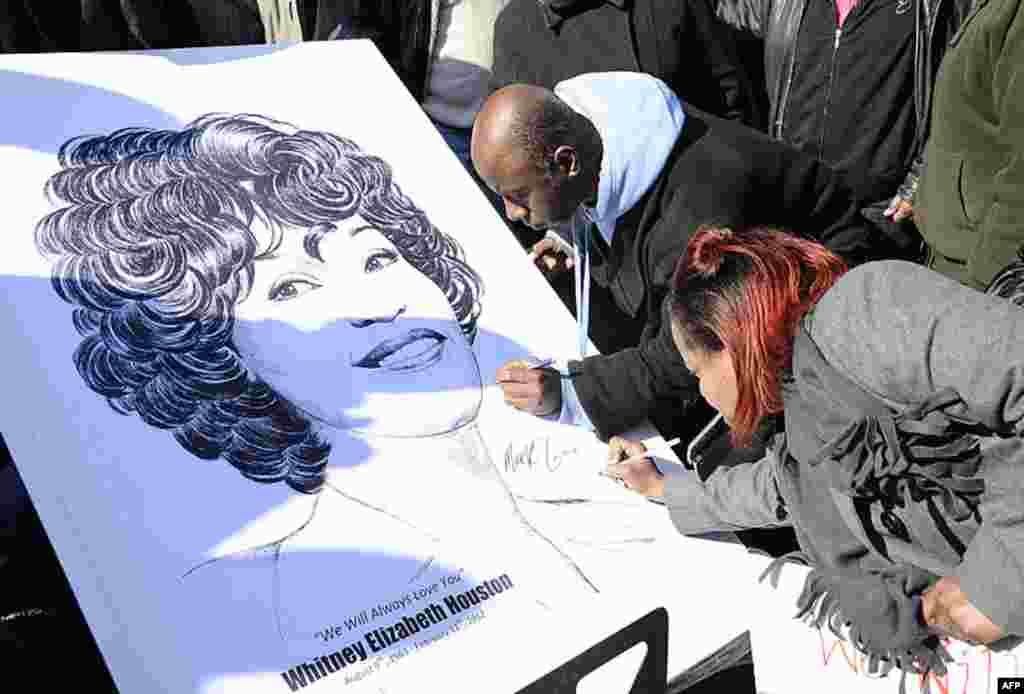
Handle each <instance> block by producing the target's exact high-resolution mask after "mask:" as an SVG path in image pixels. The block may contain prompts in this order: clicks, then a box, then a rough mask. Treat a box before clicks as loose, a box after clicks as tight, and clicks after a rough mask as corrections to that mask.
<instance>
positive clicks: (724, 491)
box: [659, 457, 790, 535]
mask: <svg viewBox="0 0 1024 694" xmlns="http://www.w3.org/2000/svg"><path fill="white" fill-rule="evenodd" d="M773 462H774V460H773V459H772V458H771V457H765V458H762V459H761V460H759V461H757V462H755V463H744V464H741V465H736V466H734V467H730V468H718V469H716V470H715V471H714V472H713V473H711V476H710V477H708V479H707V481H706V482H704V483H701V481H700V479H698V477H697V473H696V472H694V471H692V470H687V469H685V468H683V467H682V466H681V465H661V466H659V468H660V469H661V471H662V473H663V474H664V475H665V496H664V501H665V506H666V508H668V513H669V517H670V518H671V519H672V522H673V523H674V524H675V526H676V529H677V530H679V532H681V533H683V534H684V535H697V534H701V533H707V532H714V531H723V530H725V531H731V530H744V529H746V528H765V527H778V526H783V525H789V524H790V523H789V522H788V521H780V520H778V518H777V517H776V507H777V501H778V492H777V488H776V485H775V470H774V467H773Z"/></svg>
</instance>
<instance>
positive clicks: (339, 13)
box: [302, 0, 434, 103]
mask: <svg viewBox="0 0 1024 694" xmlns="http://www.w3.org/2000/svg"><path fill="white" fill-rule="evenodd" d="M303 2H304V4H303V5H302V17H303V32H304V33H305V34H307V38H310V39H312V40H315V41H317V40H323V39H352V38H363V39H372V40H373V42H374V44H375V45H376V46H377V48H378V49H379V50H380V52H381V53H382V54H383V55H384V57H385V58H386V59H387V61H388V63H389V64H390V65H391V67H392V69H393V70H394V71H395V72H396V73H398V76H399V77H400V78H401V80H402V82H403V83H404V84H405V86H406V89H408V90H409V91H410V92H411V93H412V95H413V97H414V98H415V99H416V102H417V103H422V102H423V99H424V96H425V91H426V84H427V70H428V68H429V61H430V33H431V22H432V21H433V19H434V18H433V17H432V12H431V2H430V0H303Z"/></svg>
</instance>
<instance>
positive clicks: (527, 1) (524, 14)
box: [494, 0, 544, 33]
mask: <svg viewBox="0 0 1024 694" xmlns="http://www.w3.org/2000/svg"><path fill="white" fill-rule="evenodd" d="M543 20H544V11H543V10H542V9H541V7H540V3H538V2H537V0H509V1H508V2H507V3H505V6H504V7H503V8H501V9H500V11H499V12H498V17H497V19H496V20H495V24H494V31H495V33H498V32H501V31H510V30H513V29H521V28H522V27H525V26H531V27H532V26H533V25H543V24H544V21H543Z"/></svg>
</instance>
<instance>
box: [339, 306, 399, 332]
mask: <svg viewBox="0 0 1024 694" xmlns="http://www.w3.org/2000/svg"><path fill="white" fill-rule="evenodd" d="M408 308H409V307H408V306H402V307H400V308H399V309H398V310H397V311H395V313H394V314H393V315H390V316H382V317H378V318H361V319H356V320H350V321H349V323H350V324H351V325H353V326H355V327H357V328H365V327H367V326H369V325H373V324H374V323H394V322H395V321H396V320H398V317H399V316H400V315H402V314H403V313H405V312H406V310H407V309H408Z"/></svg>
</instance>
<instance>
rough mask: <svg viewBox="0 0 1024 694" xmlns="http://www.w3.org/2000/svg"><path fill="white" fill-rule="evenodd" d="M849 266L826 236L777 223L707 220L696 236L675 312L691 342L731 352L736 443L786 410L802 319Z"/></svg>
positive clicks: (678, 280)
mask: <svg viewBox="0 0 1024 694" xmlns="http://www.w3.org/2000/svg"><path fill="white" fill-rule="evenodd" d="M846 270H847V266H846V263H844V262H843V261H842V260H841V259H840V258H839V257H838V256H837V255H835V254H834V253H832V252H831V251H830V250H828V249H827V248H825V247H824V246H822V245H821V244H820V243H818V242H816V241H810V240H807V239H803V238H800V237H798V236H795V235H793V234H789V233H786V232H784V231H781V230H778V229H771V228H767V227H755V228H750V229H744V230H738V231H733V230H732V229H729V228H726V227H717V226H702V227H700V228H699V229H698V230H697V232H696V233H695V234H694V235H693V238H691V239H690V242H689V244H688V245H687V247H686V252H685V253H684V254H683V256H682V257H681V258H680V259H679V261H678V262H677V264H676V269H675V274H674V275H673V278H672V295H671V310H672V319H673V322H674V323H675V325H676V329H677V330H678V332H679V333H680V337H681V338H682V340H683V341H684V343H685V344H686V346H687V347H688V348H690V349H696V350H699V351H703V352H706V353H708V354H712V353H715V352H719V351H721V350H723V349H725V350H728V352H729V355H730V356H731V357H732V360H733V364H734V366H735V368H736V384H737V386H738V394H737V395H738V397H737V401H736V414H735V416H734V418H733V421H731V422H730V425H731V427H732V432H733V440H734V442H735V443H737V444H740V445H743V444H747V443H749V442H750V440H751V437H752V436H753V434H754V432H755V431H756V429H757V427H758V425H759V423H760V422H761V420H762V419H763V418H764V417H766V416H768V415H772V414H778V413H780V412H782V377H783V373H784V372H785V371H786V370H787V369H789V368H790V367H791V366H792V358H793V335H794V334H795V330H796V327H797V323H798V322H799V321H800V319H801V318H802V317H803V316H804V314H805V313H807V311H808V309H810V308H811V307H812V306H813V305H814V304H815V303H817V301H818V299H820V298H821V296H822V295H823V294H824V293H825V292H826V291H828V289H829V288H830V287H831V286H832V285H833V284H835V282H836V280H838V279H839V277H840V276H841V275H842V274H843V273H844V272H846Z"/></svg>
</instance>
